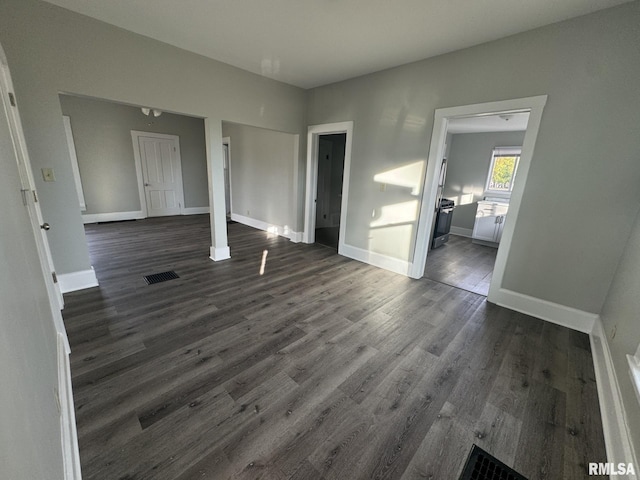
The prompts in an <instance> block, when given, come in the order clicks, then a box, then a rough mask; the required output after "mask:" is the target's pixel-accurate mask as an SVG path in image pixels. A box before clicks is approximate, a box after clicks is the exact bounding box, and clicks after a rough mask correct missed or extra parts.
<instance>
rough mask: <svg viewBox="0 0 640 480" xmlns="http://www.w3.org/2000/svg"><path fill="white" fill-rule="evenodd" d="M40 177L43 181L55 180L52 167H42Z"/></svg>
mask: <svg viewBox="0 0 640 480" xmlns="http://www.w3.org/2000/svg"><path fill="white" fill-rule="evenodd" d="M42 179H43V180H44V181H45V182H55V181H56V176H55V175H54V174H53V168H43V169H42Z"/></svg>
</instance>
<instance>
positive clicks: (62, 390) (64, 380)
mask: <svg viewBox="0 0 640 480" xmlns="http://www.w3.org/2000/svg"><path fill="white" fill-rule="evenodd" d="M57 343H58V362H57V363H58V390H57V392H56V393H57V398H58V407H59V409H60V441H61V443H62V459H63V465H64V480H80V479H81V478H82V475H81V473H80V452H79V450H78V432H77V430H76V414H75V409H74V407H73V392H72V389H71V366H70V365H69V352H68V351H67V340H66V335H63V334H61V333H58V342H57Z"/></svg>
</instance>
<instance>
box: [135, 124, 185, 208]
mask: <svg viewBox="0 0 640 480" xmlns="http://www.w3.org/2000/svg"><path fill="white" fill-rule="evenodd" d="M140 137H151V138H158V139H161V140H173V141H174V142H175V147H176V158H177V163H178V176H179V178H178V180H179V181H178V182H177V183H178V191H177V194H178V202H179V205H180V213H179V215H182V214H183V213H184V208H185V207H184V184H183V182H182V158H181V157H180V137H179V136H178V135H170V134H166V133H155V132H142V131H140V130H131V140H132V142H133V157H134V161H135V165H136V178H137V179H138V194H139V196H140V210H141V211H142V215H143V216H144V218H147V217H148V216H149V209H148V208H147V195H146V193H145V188H144V175H143V174H142V152H141V151H140Z"/></svg>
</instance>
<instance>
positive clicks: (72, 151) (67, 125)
mask: <svg viewBox="0 0 640 480" xmlns="http://www.w3.org/2000/svg"><path fill="white" fill-rule="evenodd" d="M62 120H63V122H64V132H65V133H66V135H67V146H68V147H69V156H70V157H71V170H72V171H73V180H74V181H75V184H76V190H77V193H78V204H79V205H80V210H82V211H83V212H84V211H86V210H87V204H86V202H85V200H84V189H83V188H82V179H81V178H80V166H79V165H78V155H77V153H76V142H75V141H74V139H73V130H72V129H71V117H69V116H68V115H63V116H62Z"/></svg>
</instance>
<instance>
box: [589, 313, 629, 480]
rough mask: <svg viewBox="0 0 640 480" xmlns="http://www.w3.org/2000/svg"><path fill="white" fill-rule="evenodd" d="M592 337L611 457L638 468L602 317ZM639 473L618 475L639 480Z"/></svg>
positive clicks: (598, 385) (599, 393)
mask: <svg viewBox="0 0 640 480" xmlns="http://www.w3.org/2000/svg"><path fill="white" fill-rule="evenodd" d="M589 338H590V341H591V355H592V357H593V368H594V370H595V374H596V385H597V388H598V400H599V402H600V415H601V416H602V430H603V432H604V442H605V446H606V450H607V460H608V461H609V462H610V463H614V464H618V463H624V464H628V463H633V465H634V467H635V468H636V469H638V467H639V466H640V465H639V464H638V459H637V458H636V454H635V450H634V449H633V443H632V440H631V437H630V435H629V426H628V425H629V424H628V422H627V413H626V410H625V408H624V403H623V402H622V395H621V392H620V385H619V383H618V377H617V376H616V372H615V369H614V366H613V359H612V357H611V350H610V348H609V342H608V340H607V335H606V333H605V331H604V327H603V325H602V320H601V319H600V317H599V316H598V318H597V319H596V321H595V323H594V327H593V331H592V332H591V335H590V336H589ZM638 473H639V472H638V471H636V475H618V476H616V478H621V479H627V480H638V476H637V475H638Z"/></svg>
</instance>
